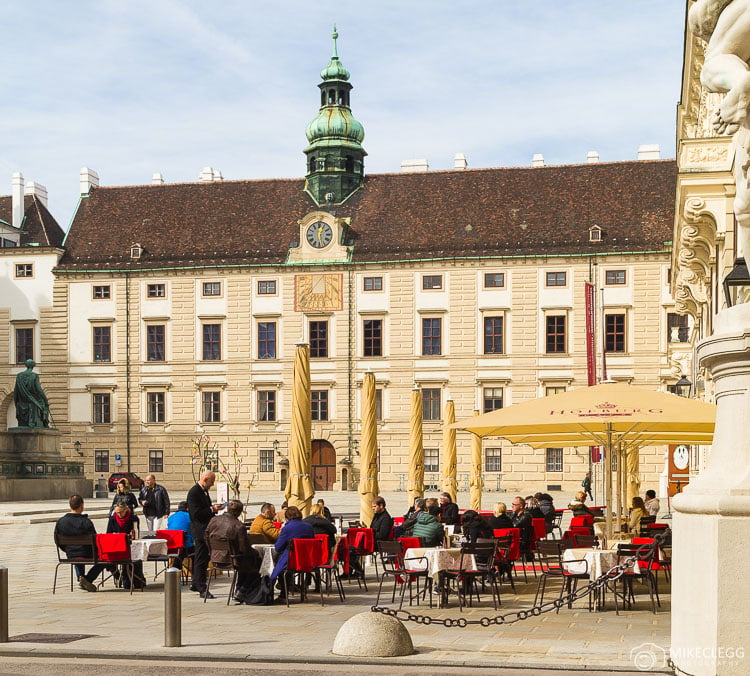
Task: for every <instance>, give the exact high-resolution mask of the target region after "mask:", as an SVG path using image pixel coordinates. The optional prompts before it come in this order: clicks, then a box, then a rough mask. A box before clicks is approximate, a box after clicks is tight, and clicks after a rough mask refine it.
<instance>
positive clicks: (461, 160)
mask: <svg viewBox="0 0 750 676" xmlns="http://www.w3.org/2000/svg"><path fill="white" fill-rule="evenodd" d="M468 166H469V161H468V160H467V159H466V155H464V154H463V153H456V156H455V157H454V158H453V168H454V169H466V168H467V167H468Z"/></svg>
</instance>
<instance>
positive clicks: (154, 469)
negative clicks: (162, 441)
mask: <svg viewBox="0 0 750 676" xmlns="http://www.w3.org/2000/svg"><path fill="white" fill-rule="evenodd" d="M148 471H149V473H150V474H164V451H163V450H162V449H159V448H150V449H149V450H148Z"/></svg>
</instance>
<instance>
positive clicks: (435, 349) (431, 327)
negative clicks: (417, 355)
mask: <svg viewBox="0 0 750 676" xmlns="http://www.w3.org/2000/svg"><path fill="white" fill-rule="evenodd" d="M421 323H422V356H423V357H440V356H442V355H443V318H442V317H422V322H421Z"/></svg>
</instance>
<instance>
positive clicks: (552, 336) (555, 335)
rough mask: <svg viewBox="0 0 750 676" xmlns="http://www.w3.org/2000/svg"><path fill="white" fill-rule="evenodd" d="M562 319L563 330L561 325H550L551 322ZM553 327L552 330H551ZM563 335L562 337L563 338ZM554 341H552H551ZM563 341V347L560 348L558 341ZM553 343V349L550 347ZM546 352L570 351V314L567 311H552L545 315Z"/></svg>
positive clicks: (562, 352)
mask: <svg viewBox="0 0 750 676" xmlns="http://www.w3.org/2000/svg"><path fill="white" fill-rule="evenodd" d="M558 320H561V321H562V331H561V330H560V327H559V326H555V327H550V322H551V321H554V322H555V323H556V322H557V321H558ZM551 329H552V330H551ZM561 336H562V338H561ZM551 341H552V343H551ZM560 341H562V349H558V347H559V346H558V343H559V342H560ZM551 345H552V348H553V349H550V346H551ZM544 353H545V354H567V353H568V315H567V313H562V314H558V313H554V314H553V313H550V314H545V315H544Z"/></svg>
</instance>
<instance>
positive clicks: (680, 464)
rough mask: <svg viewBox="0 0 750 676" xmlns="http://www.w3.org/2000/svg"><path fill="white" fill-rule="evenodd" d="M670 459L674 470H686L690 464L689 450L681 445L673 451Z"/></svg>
mask: <svg viewBox="0 0 750 676" xmlns="http://www.w3.org/2000/svg"><path fill="white" fill-rule="evenodd" d="M672 459H673V460H674V466H675V469H680V470H682V469H686V468H687V466H688V465H689V464H690V449H689V448H688V447H687V446H685V445H684V444H681V445H680V446H678V447H677V448H675V449H674V453H673V454H672Z"/></svg>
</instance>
